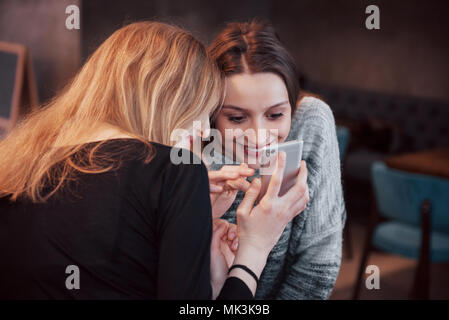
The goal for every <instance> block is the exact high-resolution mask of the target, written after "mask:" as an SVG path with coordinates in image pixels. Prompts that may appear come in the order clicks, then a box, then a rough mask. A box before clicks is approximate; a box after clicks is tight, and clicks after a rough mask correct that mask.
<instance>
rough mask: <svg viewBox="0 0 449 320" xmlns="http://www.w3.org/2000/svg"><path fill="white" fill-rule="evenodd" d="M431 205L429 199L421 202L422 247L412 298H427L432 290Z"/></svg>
mask: <svg viewBox="0 0 449 320" xmlns="http://www.w3.org/2000/svg"><path fill="white" fill-rule="evenodd" d="M430 215H431V206H430V202H429V201H428V200H424V201H423V203H422V204H421V248H420V255H419V260H418V266H417V268H416V271H415V279H414V281H413V286H412V291H411V293H410V299H419V300H427V299H429V294H430V293H429V291H430V251H431V243H430V237H431V216H430Z"/></svg>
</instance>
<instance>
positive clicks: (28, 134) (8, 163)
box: [0, 22, 292, 299]
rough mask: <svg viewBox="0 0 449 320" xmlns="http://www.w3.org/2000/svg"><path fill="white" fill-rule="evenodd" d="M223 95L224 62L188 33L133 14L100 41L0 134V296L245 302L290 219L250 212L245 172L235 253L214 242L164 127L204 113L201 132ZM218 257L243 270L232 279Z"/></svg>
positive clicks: (196, 173)
mask: <svg viewBox="0 0 449 320" xmlns="http://www.w3.org/2000/svg"><path fill="white" fill-rule="evenodd" d="M222 99H223V78H222V76H221V74H220V71H219V70H218V68H217V67H216V65H215V64H214V63H213V62H212V61H211V59H210V58H209V57H208V56H207V54H206V50H205V48H204V47H203V45H202V44H201V43H199V42H198V41H197V40H196V39H195V38H193V37H192V36H191V35H190V34H188V33H187V32H185V31H183V30H180V29H179V28H176V27H173V26H169V25H166V24H162V23H156V22H140V23H134V24H130V25H128V26H126V27H123V28H122V29H120V30H118V31H116V32H115V33H114V34H113V35H112V36H111V37H110V38H108V39H107V40H106V41H105V42H104V43H103V44H102V45H101V46H100V47H99V48H98V49H97V50H96V51H95V52H94V53H93V55H92V56H91V57H90V58H89V60H88V61H87V62H86V64H85V65H84V66H83V68H82V69H81V71H80V72H79V74H78V75H77V76H76V77H75V79H74V80H73V81H72V83H70V84H69V85H68V86H67V87H66V88H65V90H63V92H62V93H61V94H60V95H58V96H57V97H56V98H55V99H54V100H53V101H51V102H50V103H48V104H47V105H46V106H43V107H42V108H41V109H40V110H38V111H36V112H34V113H33V114H31V115H30V116H29V117H27V118H26V119H25V120H24V121H22V122H21V123H20V125H19V126H18V127H16V128H15V129H13V130H12V132H10V134H9V135H8V136H7V137H6V139H5V140H3V141H1V142H0V283H1V285H0V298H8V299H11V298H12V299H23V298H28V299H48V298H56V299H65V298H68V299H71V298H77V299H78V298H81V299H97V298H99V299H108V298H109V299H111V298H112V299H121V298H138V299H139V298H145V299H178V298H182V299H210V298H212V297H217V295H218V294H219V293H220V290H221V293H220V296H219V298H222V299H227V298H232V299H237V298H245V299H248V298H251V297H253V295H254V292H255V289H256V285H257V281H256V280H257V277H258V276H259V275H260V272H261V270H262V269H263V267H264V265H265V262H266V258H267V256H268V253H269V251H270V250H271V248H272V247H273V245H274V243H276V241H277V239H278V238H279V236H280V234H281V232H282V230H283V228H284V227H285V225H286V224H287V223H288V221H289V220H290V219H291V218H292V217H288V216H285V215H284V216H280V215H275V214H273V212H271V211H269V210H266V209H262V208H258V207H255V208H253V202H254V200H255V198H256V197H257V195H258V190H259V188H260V182H259V181H258V180H255V181H254V182H253V183H252V184H251V186H250V187H249V188H248V190H247V192H246V195H247V196H246V197H245V199H244V201H243V202H242V205H241V206H240V209H239V223H240V227H239V249H238V251H234V252H231V251H230V250H229V248H226V246H225V245H226V242H225V241H223V240H222V237H223V235H225V234H226V226H225V227H223V226H222V225H220V226H217V227H216V228H215V231H214V236H213V237H212V208H211V204H210V196H209V180H208V174H207V170H206V168H205V166H204V164H202V163H201V164H199V165H193V164H192V165H189V164H179V165H175V164H173V163H172V162H171V161H170V153H171V148H170V147H169V145H171V144H172V141H170V135H171V132H172V131H173V130H174V129H176V128H185V129H190V128H191V126H192V122H193V120H205V121H203V123H204V127H202V130H200V132H199V133H198V134H199V135H200V136H201V135H202V132H205V131H206V130H208V129H209V127H208V125H209V124H208V121H207V119H208V118H209V115H210V114H211V113H212V112H213V111H214V110H215V109H216V108H217V106H219V104H220V101H221V100H222ZM192 135H193V137H192V138H197V137H196V135H195V133H192ZM283 166H284V159H283V158H282V157H281V158H280V160H279V161H278V168H277V173H276V174H277V175H278V176H279V177H282V170H283ZM243 171H244V170H243ZM242 175H244V174H242ZM238 176H240V173H239V171H233V172H230V173H229V176H228V177H226V176H224V177H222V179H226V178H236V177H238ZM279 183H280V182H279ZM279 183H273V184H272V185H271V188H272V192H273V194H274V193H276V188H279V185H280V184H279ZM273 225H275V226H276V227H274V228H273ZM211 240H212V242H211ZM224 254H226V257H227V258H228V263H234V264H238V265H241V266H242V265H243V266H244V267H235V268H234V269H233V270H232V271H231V272H230V274H229V276H228V275H227V273H228V272H227V271H228V265H227V264H226V263H227V262H226V260H225V259H224V257H225V255H224ZM211 257H212V261H211V260H210V259H211ZM229 258H231V260H229ZM254 276H255V277H254ZM211 284H212V286H211ZM223 285H224V287H223ZM222 287H223V288H222Z"/></svg>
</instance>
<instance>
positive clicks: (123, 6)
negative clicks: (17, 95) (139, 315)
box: [0, 0, 449, 299]
mask: <svg viewBox="0 0 449 320" xmlns="http://www.w3.org/2000/svg"><path fill="white" fill-rule="evenodd" d="M371 4H374V5H377V6H378V7H379V9H380V30H367V29H366V27H365V19H366V18H367V16H368V14H366V13H365V8H366V7H367V6H368V5H371ZM69 5H76V6H78V7H79V8H80V17H81V23H80V29H79V30H75V29H73V30H68V29H67V28H66V26H65V21H66V18H67V17H68V14H66V12H65V10H66V7H67V6H69ZM253 17H265V18H268V19H269V20H270V21H271V22H272V23H273V24H274V26H275V28H276V30H277V32H278V34H279V36H280V38H281V40H282V42H283V43H284V44H285V46H286V47H287V48H288V49H289V50H290V52H291V54H292V56H293V57H294V59H295V60H296V64H297V66H298V70H299V73H300V83H301V86H302V89H303V92H304V93H306V92H307V93H311V94H314V95H317V96H319V97H320V98H321V99H323V100H324V101H325V102H327V103H328V104H329V106H330V107H331V108H332V110H333V112H334V116H335V118H336V122H337V125H338V129H337V133H338V137H339V146H340V155H341V160H342V161H341V165H342V170H343V171H342V172H343V184H344V191H345V201H346V205H347V211H348V219H347V224H346V227H345V233H344V255H343V261H342V267H341V271H340V275H339V278H338V280H337V283H336V286H335V289H334V291H333V294H332V297H331V298H332V299H352V298H358V299H409V298H421V299H426V298H430V299H449V172H448V170H449V41H448V40H449V1H446V0H429V1H423V0H419V1H418V0H409V1H398V0H396V1H391V0H377V1H374V0H373V1H364V0H313V1H312V0H296V1H287V0H257V1H256V0H249V1H243V0H239V1H237V0H228V1H207V0H191V1H183V0H152V1H148V0H128V1H126V2H124V1H112V0H108V1H106V0H89V1H88V0H84V1H83V0H20V1H17V0H0V41H1V42H5V43H15V44H21V45H23V46H25V47H26V48H27V49H28V54H29V57H30V60H31V62H32V64H31V65H32V69H33V70H34V76H33V77H34V78H35V80H36V87H37V90H36V91H37V95H38V99H39V102H41V103H42V102H44V101H46V100H48V99H49V98H51V97H53V96H54V95H55V94H56V93H57V91H58V90H59V89H60V88H61V87H62V86H63V85H64V84H66V83H67V82H68V81H69V80H70V79H71V77H73V76H74V75H75V73H76V72H77V71H78V70H79V68H80V66H81V65H82V64H83V62H84V61H85V59H86V58H87V57H88V56H89V54H91V53H92V52H93V51H94V50H95V49H96V48H97V46H98V45H99V44H100V43H101V42H103V41H104V40H105V39H106V38H107V37H108V36H109V35H110V34H111V33H112V32H113V31H114V30H116V29H117V28H119V27H121V26H122V25H124V24H126V23H129V22H133V21H136V20H143V19H146V20H159V21H164V22H170V23H175V24H177V25H179V26H181V27H183V28H186V29H188V30H190V31H191V32H192V33H193V34H194V35H195V36H196V37H197V38H199V39H200V40H201V41H203V42H204V43H205V44H208V43H209V42H210V41H211V40H212V38H213V37H214V36H215V35H216V34H217V33H218V32H219V30H220V29H221V28H222V27H223V26H224V24H225V23H226V22H231V21H243V20H247V19H250V18H253ZM0 49H1V46H0ZM1 68H7V66H4V65H2V64H1V63H0V69H1ZM1 71H2V70H0V72H1ZM0 85H3V86H4V83H2V82H0ZM2 92H4V91H2V90H1V88H0V95H1V94H2ZM5 100H6V101H7V102H8V101H9V100H8V99H0V101H3V103H4V101H5ZM0 107H1V108H0V109H2V110H6V109H8V110H9V108H10V106H9V104H5V103H4V105H3V106H0ZM1 116H2V114H0V117H1ZM3 116H4V117H6V118H7V117H8V116H7V115H6V116H5V115H3ZM368 265H376V266H378V268H379V270H380V289H372V290H368V289H367V288H366V286H365V279H366V277H367V276H369V274H367V273H366V272H365V268H366V266H368ZM358 286H359V287H358Z"/></svg>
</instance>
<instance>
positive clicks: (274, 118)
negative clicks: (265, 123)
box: [268, 112, 284, 120]
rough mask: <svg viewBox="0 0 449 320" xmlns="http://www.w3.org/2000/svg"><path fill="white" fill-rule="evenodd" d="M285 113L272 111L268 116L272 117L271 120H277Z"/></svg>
mask: <svg viewBox="0 0 449 320" xmlns="http://www.w3.org/2000/svg"><path fill="white" fill-rule="evenodd" d="M283 115H284V114H283V113H282V112H280V113H272V114H270V115H268V118H270V119H271V120H276V119H278V118H280V117H282V116H283Z"/></svg>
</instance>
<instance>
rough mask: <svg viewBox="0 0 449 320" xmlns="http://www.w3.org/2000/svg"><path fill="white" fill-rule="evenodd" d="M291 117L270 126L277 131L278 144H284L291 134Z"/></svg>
mask: <svg viewBox="0 0 449 320" xmlns="http://www.w3.org/2000/svg"><path fill="white" fill-rule="evenodd" d="M290 125H291V117H290V116H288V117H284V118H283V119H281V120H279V121H276V122H272V123H271V124H270V125H269V129H274V130H277V138H278V139H277V140H278V143H281V142H284V141H285V139H287V136H288V134H289V133H290Z"/></svg>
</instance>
